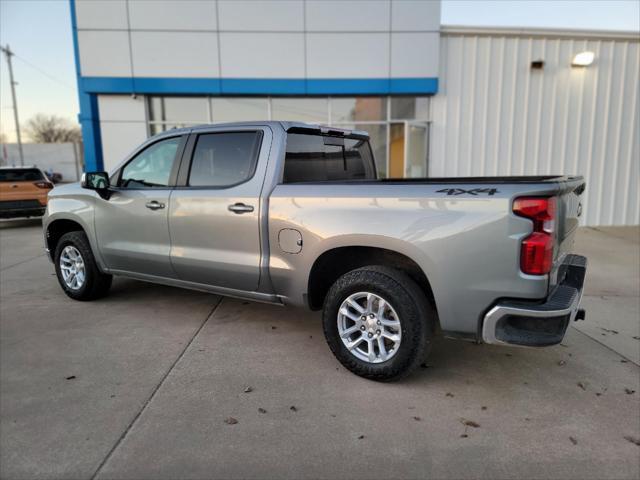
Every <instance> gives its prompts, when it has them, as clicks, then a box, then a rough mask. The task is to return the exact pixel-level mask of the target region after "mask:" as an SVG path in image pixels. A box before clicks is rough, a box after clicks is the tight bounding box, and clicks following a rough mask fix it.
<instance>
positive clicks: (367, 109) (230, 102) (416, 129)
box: [148, 96, 430, 178]
mask: <svg viewBox="0 0 640 480" xmlns="http://www.w3.org/2000/svg"><path fill="white" fill-rule="evenodd" d="M387 105H388V106H389V107H387ZM429 105H430V97H412V96H398V97H313V98H309V97H188V96H184V97H160V96H150V97H149V98H148V106H149V108H148V109H149V132H150V133H151V134H152V135H155V134H157V133H160V132H163V131H165V130H170V129H172V128H180V127H187V126H191V125H197V124H200V123H215V122H236V121H251V120H291V121H301V122H309V123H319V124H323V125H327V124H330V125H334V126H336V127H341V128H347V129H354V130H364V131H366V132H368V133H369V136H370V138H371V148H372V150H373V154H374V157H375V161H376V166H377V170H378V174H379V175H380V177H382V178H385V177H391V178H402V177H405V176H410V177H417V176H426V175H427V174H428V168H427V162H428V152H429V123H428V122H429ZM405 155H406V156H405Z"/></svg>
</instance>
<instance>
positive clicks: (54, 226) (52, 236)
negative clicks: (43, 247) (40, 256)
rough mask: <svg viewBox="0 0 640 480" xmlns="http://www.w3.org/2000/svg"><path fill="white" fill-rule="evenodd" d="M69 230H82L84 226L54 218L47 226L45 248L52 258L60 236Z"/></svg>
mask: <svg viewBox="0 0 640 480" xmlns="http://www.w3.org/2000/svg"><path fill="white" fill-rule="evenodd" d="M69 232H84V228H82V225H80V224H79V223H78V222H74V221H73V220H67V219H60V220H54V221H53V222H51V223H50V224H49V226H48V227H47V248H48V249H49V253H50V254H51V257H52V258H53V256H54V255H55V252H56V247H57V246H58V242H59V241H60V238H61V237H62V236H63V235H64V234H65V233H69Z"/></svg>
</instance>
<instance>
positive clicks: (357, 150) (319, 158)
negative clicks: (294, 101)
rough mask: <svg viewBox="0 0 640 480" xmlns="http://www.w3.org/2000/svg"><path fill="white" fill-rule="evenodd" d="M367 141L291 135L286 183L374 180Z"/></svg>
mask: <svg viewBox="0 0 640 480" xmlns="http://www.w3.org/2000/svg"><path fill="white" fill-rule="evenodd" d="M375 178H376V172H375V167H374V163H373V154H372V153H371V147H370V145H369V141H368V140H367V139H362V138H350V137H348V136H347V137H336V136H327V135H312V134H305V133H289V134H288V135H287V151H286V155H285V160H284V176H283V183H299V182H327V181H341V180H343V181H344V180H374V179H375Z"/></svg>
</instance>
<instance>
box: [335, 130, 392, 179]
mask: <svg viewBox="0 0 640 480" xmlns="http://www.w3.org/2000/svg"><path fill="white" fill-rule="evenodd" d="M340 128H347V129H349V130H364V131H365V132H367V133H368V134H369V142H370V143H371V151H372V152H373V158H374V159H375V162H376V170H377V172H378V176H379V177H380V178H387V125H386V124H385V123H380V124H371V123H367V124H358V123H356V124H343V125H340Z"/></svg>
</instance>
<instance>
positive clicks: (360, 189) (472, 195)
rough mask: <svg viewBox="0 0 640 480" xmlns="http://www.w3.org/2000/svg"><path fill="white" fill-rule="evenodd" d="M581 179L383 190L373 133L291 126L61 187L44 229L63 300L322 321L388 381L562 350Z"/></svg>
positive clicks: (401, 183)
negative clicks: (178, 300)
mask: <svg viewBox="0 0 640 480" xmlns="http://www.w3.org/2000/svg"><path fill="white" fill-rule="evenodd" d="M584 188H585V182H584V181H583V179H582V177H564V176H544V177H509V178H499V177H496V178H443V179H433V178H431V179H398V180H396V179H391V180H389V179H378V178H377V177H376V167H375V162H374V159H373V156H372V151H371V148H370V146H369V137H368V135H367V133H366V132H361V131H349V130H342V129H337V128H332V127H320V126H314V125H308V124H300V123H288V122H255V123H238V124H226V125H216V126H201V127H194V128H187V129H181V130H172V131H170V132H166V133H163V134H160V135H157V136H155V137H153V138H151V139H149V140H148V141H147V142H145V143H144V144H143V145H142V146H141V147H139V148H138V149H137V150H136V151H134V152H133V153H132V154H131V155H130V156H129V157H128V158H127V159H126V160H124V161H123V162H122V163H121V164H120V165H119V166H118V167H117V168H116V169H115V170H114V171H112V172H111V173H110V174H107V173H106V172H94V173H87V174H85V176H84V177H83V180H82V182H81V184H75V185H66V186H63V187H59V188H56V190H54V191H53V192H51V194H50V196H49V206H48V209H47V214H46V216H45V219H44V222H43V225H44V233H45V242H46V248H47V251H48V253H49V255H50V258H52V260H53V262H54V264H55V268H56V273H57V276H58V280H59V282H60V285H61V286H62V289H63V290H64V292H65V293H66V294H67V295H68V296H69V297H71V298H73V299H76V300H92V299H96V298H99V297H101V296H103V295H105V294H106V293H107V291H108V290H109V286H110V285H111V279H112V275H123V276H127V277H131V278H135V279H139V280H146V281H150V282H157V283H162V284H167V285H174V286H179V287H185V288H192V289H197V290H204V291H208V292H214V293H218V294H221V295H228V296H232V297H238V298H243V299H249V300H257V301H262V302H268V303H274V304H281V305H294V306H300V307H307V308H311V309H314V310H319V309H322V311H323V325H324V333H325V336H326V339H327V342H328V343H329V346H330V348H331V350H332V351H333V353H334V354H335V355H336V357H337V358H338V360H339V361H340V362H341V363H342V364H343V365H344V366H345V367H346V368H348V369H349V370H351V371H352V372H354V373H356V374H358V375H361V376H364V377H367V378H371V379H376V380H391V379H395V378H399V377H401V376H403V375H405V374H407V373H408V372H410V371H411V370H412V369H414V368H415V367H416V366H417V365H419V364H420V363H422V362H423V361H424V359H425V356H426V355H427V353H428V351H429V349H430V346H431V342H432V340H433V337H434V335H435V334H436V333H437V332H442V333H444V334H445V335H448V336H452V337H457V338H463V339H468V340H472V341H475V342H486V343H492V344H507V345H524V346H545V345H554V344H557V343H559V342H560V341H561V340H562V338H563V336H564V334H565V331H566V329H567V325H568V324H569V322H570V321H572V320H574V319H577V318H581V317H584V311H583V310H580V309H579V302H580V298H581V294H582V286H583V281H584V275H585V270H586V259H585V258H584V257H582V256H578V255H574V254H572V253H571V249H572V245H573V237H574V233H575V231H576V228H577V225H578V217H579V216H580V213H581V203H580V195H581V194H582V192H583V190H584Z"/></svg>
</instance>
